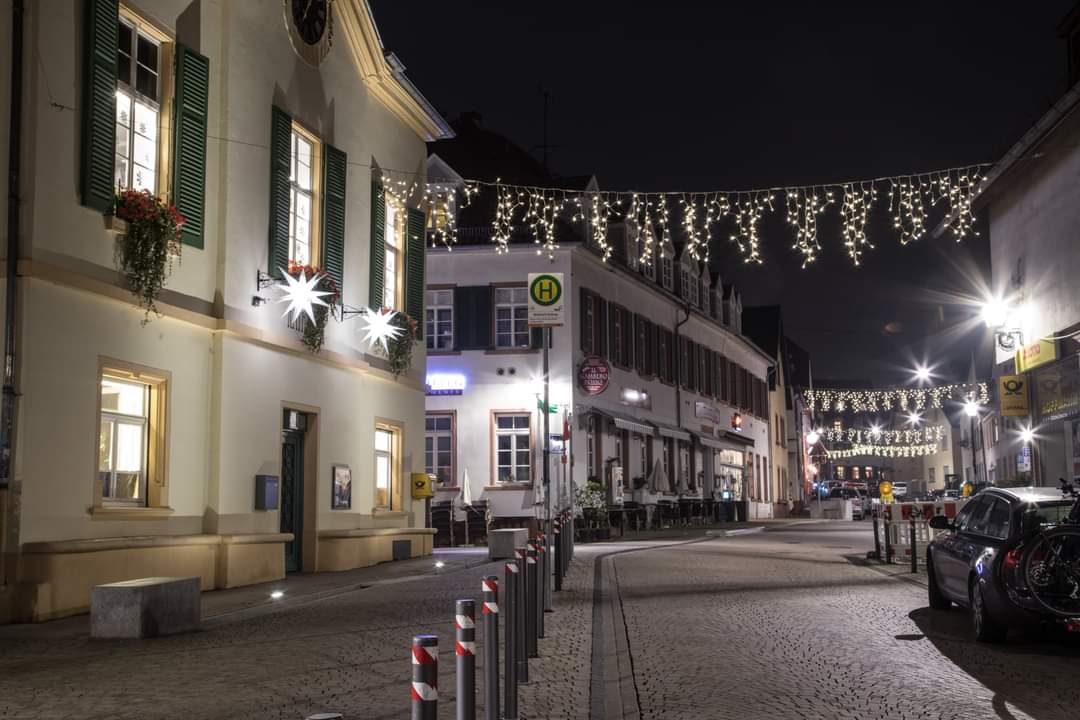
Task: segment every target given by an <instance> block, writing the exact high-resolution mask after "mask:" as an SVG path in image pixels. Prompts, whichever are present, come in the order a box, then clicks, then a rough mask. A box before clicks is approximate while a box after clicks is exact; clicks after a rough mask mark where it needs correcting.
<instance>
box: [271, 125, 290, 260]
mask: <svg viewBox="0 0 1080 720" xmlns="http://www.w3.org/2000/svg"><path fill="white" fill-rule="evenodd" d="M272 108H273V111H272V113H271V117H270V255H269V260H268V261H267V266H268V267H267V268H266V270H267V272H269V273H270V275H271V276H273V277H278V271H279V270H288V269H289V160H290V155H291V152H292V149H291V142H292V118H291V117H289V115H288V114H287V113H286V112H285V111H284V110H282V109H281V108H279V107H278V106H277V105H274V106H272Z"/></svg>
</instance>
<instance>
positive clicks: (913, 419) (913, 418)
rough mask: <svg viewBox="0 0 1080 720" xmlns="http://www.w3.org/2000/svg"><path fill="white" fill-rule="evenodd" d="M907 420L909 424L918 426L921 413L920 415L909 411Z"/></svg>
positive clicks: (920, 420)
mask: <svg viewBox="0 0 1080 720" xmlns="http://www.w3.org/2000/svg"><path fill="white" fill-rule="evenodd" d="M907 421H908V423H909V424H910V425H914V426H915V427H918V426H919V423H921V422H922V415H920V414H919V413H917V412H912V413H909V414H908V416H907Z"/></svg>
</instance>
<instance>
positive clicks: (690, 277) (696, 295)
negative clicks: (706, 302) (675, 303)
mask: <svg viewBox="0 0 1080 720" xmlns="http://www.w3.org/2000/svg"><path fill="white" fill-rule="evenodd" d="M679 272H680V273H681V275H680V277H679V280H680V282H681V287H680V293H681V295H682V298H683V300H685V301H687V302H688V303H690V305H692V306H693V307H698V306H699V305H700V304H701V286H700V278H699V277H698V267H697V262H696V261H695V260H694V259H693V258H691V257H690V256H689V255H688V254H687V253H683V256H682V260H680V261H679Z"/></svg>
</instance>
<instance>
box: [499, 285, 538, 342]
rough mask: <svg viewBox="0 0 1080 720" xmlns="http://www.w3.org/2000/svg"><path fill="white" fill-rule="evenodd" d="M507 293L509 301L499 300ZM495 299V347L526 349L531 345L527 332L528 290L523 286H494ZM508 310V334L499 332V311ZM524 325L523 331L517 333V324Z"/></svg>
mask: <svg viewBox="0 0 1080 720" xmlns="http://www.w3.org/2000/svg"><path fill="white" fill-rule="evenodd" d="M505 293H509V295H510V300H509V301H507V300H505V299H503V300H501V301H500V299H499V296H500V294H505ZM494 298H495V310H494V313H493V315H494V321H495V328H494V329H495V347H496V348H498V349H500V350H510V349H514V350H521V349H528V348H529V347H530V346H531V345H532V343H531V334H530V332H529V325H528V321H529V298H528V288H526V287H524V286H516V285H513V286H503V287H498V286H496V287H495V289H494ZM500 310H508V311H509V315H510V317H509V320H510V323H511V325H510V330H509V332H500V331H499V320H500V318H499V311H500ZM519 321H520V322H523V323H525V330H524V331H522V332H519V331H518V330H517V328H516V326H517V323H518V322H519Z"/></svg>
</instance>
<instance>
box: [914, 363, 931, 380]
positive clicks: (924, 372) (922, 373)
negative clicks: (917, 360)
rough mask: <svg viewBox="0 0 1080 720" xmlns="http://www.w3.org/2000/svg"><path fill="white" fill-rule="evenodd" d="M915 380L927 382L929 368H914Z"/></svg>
mask: <svg viewBox="0 0 1080 720" xmlns="http://www.w3.org/2000/svg"><path fill="white" fill-rule="evenodd" d="M915 379H916V380H918V381H919V382H929V381H930V368H928V367H926V366H925V365H920V366H918V367H917V368H915Z"/></svg>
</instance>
